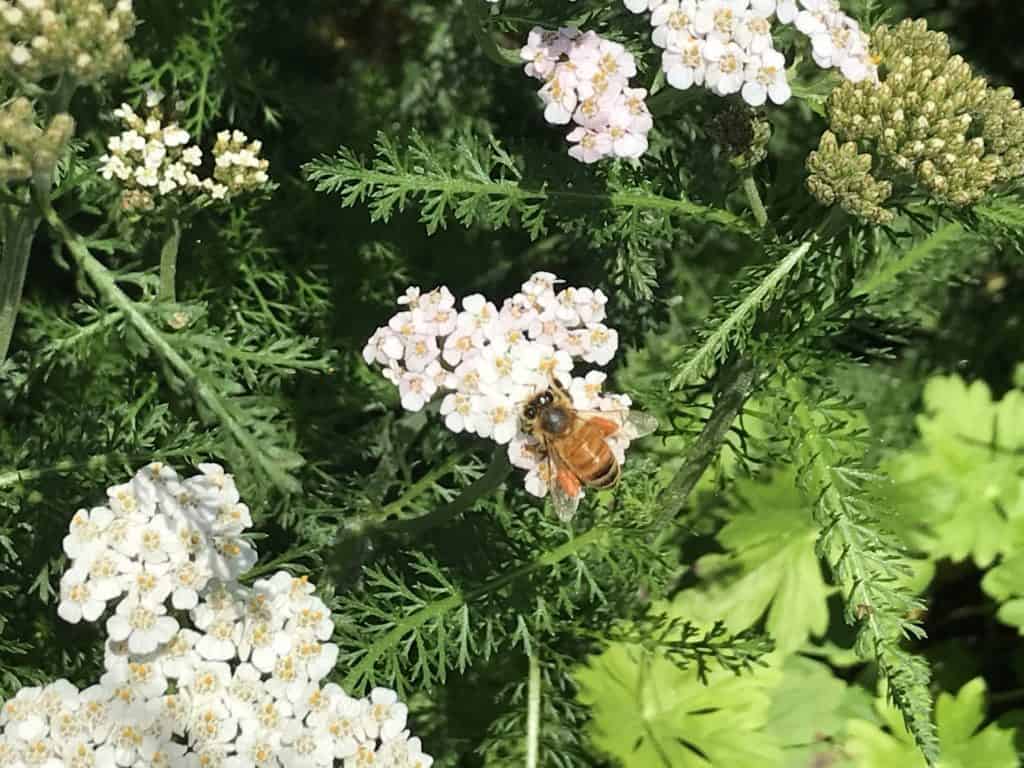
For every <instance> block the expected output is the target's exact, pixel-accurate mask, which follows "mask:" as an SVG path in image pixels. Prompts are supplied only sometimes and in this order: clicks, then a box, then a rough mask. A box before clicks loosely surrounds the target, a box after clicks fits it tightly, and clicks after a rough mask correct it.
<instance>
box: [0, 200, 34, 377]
mask: <svg viewBox="0 0 1024 768" xmlns="http://www.w3.org/2000/svg"><path fill="white" fill-rule="evenodd" d="M39 221H40V217H39V213H38V211H36V209H35V208H34V207H28V208H22V209H19V210H18V211H17V212H15V213H14V216H13V219H12V220H11V221H10V225H9V226H8V227H6V232H5V233H4V235H5V237H4V243H3V245H4V248H3V255H2V256H0V362H2V361H4V360H6V359H7V352H8V351H9V350H10V346H11V337H12V336H13V335H14V324H15V323H16V322H17V319H18V307H19V306H20V304H21V293H22V291H23V290H24V288H25V275H26V274H28V260H29V257H30V256H31V255H32V240H33V239H34V238H35V234H36V229H38V227H39Z"/></svg>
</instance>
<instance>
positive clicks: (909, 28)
mask: <svg viewBox="0 0 1024 768" xmlns="http://www.w3.org/2000/svg"><path fill="white" fill-rule="evenodd" d="M872 50H873V53H874V55H875V56H876V58H877V59H878V60H879V62H880V67H879V77H880V82H879V83H878V84H875V83H872V82H870V81H862V82H860V83H851V82H846V83H844V84H843V85H841V86H839V87H838V88H836V90H835V91H833V93H832V95H831V96H830V97H829V101H828V115H829V125H830V128H831V130H832V131H833V132H834V133H835V134H836V136H837V137H838V139H839V140H840V141H843V142H856V143H857V145H858V147H859V148H860V149H862V150H866V151H868V152H869V153H870V154H871V155H872V156H874V157H875V158H877V160H878V163H877V164H876V165H875V168H874V173H875V175H876V176H886V175H889V176H891V177H894V178H895V177H899V176H901V175H912V176H913V178H914V179H915V180H916V182H917V183H918V184H919V185H921V186H922V187H924V188H925V189H926V190H927V191H928V192H929V194H931V195H932V196H933V197H934V198H935V199H937V200H939V201H941V202H943V203H946V204H949V205H954V206H958V207H963V206H968V205H971V204H973V203H975V202H977V201H978V200H979V199H980V198H981V197H982V196H983V195H985V193H986V192H988V190H989V189H991V187H992V186H993V184H995V183H997V182H1000V181H1007V180H1009V179H1011V178H1015V177H1017V176H1020V175H1022V172H1024V151H1022V149H1024V115H1022V113H1021V108H1020V104H1019V102H1017V101H1015V100H1014V99H1013V95H1012V93H1010V92H1008V91H1004V90H994V89H992V88H989V87H988V84H987V82H986V81H985V79H984V78H981V77H976V76H975V75H974V73H973V71H972V70H971V67H970V66H969V65H968V64H967V63H966V62H965V61H964V60H963V59H962V58H961V57H959V56H950V49H949V42H948V39H947V37H946V35H944V34H942V33H939V32H931V31H929V30H928V27H927V25H926V24H925V22H924V21H923V20H918V21H911V20H907V21H904V22H901V23H900V24H898V25H896V26H895V27H887V26H883V27H879V28H878V29H876V30H875V32H874V33H873V35H872Z"/></svg>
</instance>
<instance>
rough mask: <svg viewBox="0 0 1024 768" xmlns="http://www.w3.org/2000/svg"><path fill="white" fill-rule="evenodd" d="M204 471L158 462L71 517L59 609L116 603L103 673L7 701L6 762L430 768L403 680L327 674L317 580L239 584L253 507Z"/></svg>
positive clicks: (63, 612)
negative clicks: (347, 681)
mask: <svg viewBox="0 0 1024 768" xmlns="http://www.w3.org/2000/svg"><path fill="white" fill-rule="evenodd" d="M200 470H201V474H199V475H196V476H194V477H190V478H181V477H179V476H178V475H177V473H175V472H174V470H172V469H171V468H170V467H168V466H166V465H164V464H160V463H153V464H150V465H148V466H147V467H144V468H143V469H141V470H139V471H138V472H137V473H136V474H135V476H134V477H132V479H131V480H129V481H128V482H127V483H124V484H121V485H117V486H114V487H112V488H109V489H108V490H107V503H106V504H105V505H103V506H97V507H93V508H91V509H82V510H79V512H78V513H77V514H76V515H75V516H74V518H73V519H72V521H71V526H70V530H69V533H68V535H67V537H65V539H64V551H65V553H66V554H67V556H68V558H69V559H70V561H71V567H70V568H69V569H68V570H67V571H66V572H65V574H64V577H63V578H62V580H61V600H60V605H59V608H58V612H59V614H60V616H61V617H62V618H64V619H65V620H66V621H69V622H72V623H77V622H79V621H82V620H85V621H92V622H94V621H99V620H100V619H101V618H102V617H103V616H104V615H107V619H106V629H107V634H108V640H107V643H106V650H105V654H104V669H105V672H104V673H103V675H102V676H101V677H100V680H99V681H98V682H97V683H96V684H95V685H92V686H90V687H88V688H86V689H85V690H81V691H80V690H78V689H77V688H76V687H75V686H74V685H72V684H71V683H69V682H68V681H66V680H58V681H57V682H55V683H52V684H50V685H47V686H42V687H30V688H23V689H21V690H20V691H18V692H17V694H16V695H15V696H14V697H13V698H11V699H10V700H9V701H7V702H6V703H3V704H2V705H0V767H2V768H15V767H18V768H20V767H21V766H27V765H39V766H48V767H49V768H61V766H69V768H70V767H71V766H125V767H128V766H131V767H133V768H135V767H137V768H152V767H154V766H174V767H178V766H181V768H207V767H212V766H222V767H223V768H245V767H246V766H254V765H259V766H276V767H278V768H292V767H294V768H309V767H313V768H321V767H323V768H327V767H329V766H344V768H355V767H356V766H364V765H374V766H381V767H382V768H392V767H394V768H429V766H430V765H431V764H432V763H433V759H432V758H431V757H430V756H429V755H426V754H424V753H423V751H422V748H421V744H420V741H419V739H417V738H412V737H410V735H409V731H408V730H407V729H406V717H407V713H408V710H407V708H406V706H405V705H404V704H402V703H401V702H399V701H398V697H397V695H396V694H395V692H394V691H391V690H388V689H385V688H375V689H373V690H372V691H371V692H370V694H369V696H367V697H365V698H353V697H351V696H348V695H347V694H346V693H345V692H344V691H343V690H342V689H341V688H340V687H339V686H337V685H335V684H333V683H325V682H324V679H325V677H326V676H327V675H328V673H330V672H331V671H332V669H333V667H334V664H335V661H336V660H337V655H338V649H337V647H336V646H335V645H333V644H332V643H330V642H329V640H330V637H331V635H332V633H333V631H334V621H333V618H332V616H331V613H330V610H329V609H328V608H327V606H326V605H325V604H324V603H323V601H321V600H320V599H319V598H318V597H316V595H315V594H313V593H314V586H313V584H311V583H309V581H308V580H307V579H306V578H304V577H303V578H293V577H292V576H290V575H289V574H288V573H287V572H284V571H279V572H278V573H275V574H274V575H273V576H271V577H270V578H267V579H260V580H257V581H256V582H255V583H254V584H253V585H252V586H251V587H249V586H244V585H242V584H240V583H239V582H238V580H237V579H238V576H239V575H240V574H241V573H242V572H243V571H244V570H245V569H246V568H248V567H249V566H250V565H252V563H254V562H255V560H256V551H255V549H254V548H253V547H252V546H251V545H250V544H249V543H248V542H247V541H245V539H244V538H242V534H243V532H244V531H245V530H246V529H247V528H249V527H250V526H251V525H252V521H251V518H250V515H249V510H248V508H247V507H246V505H245V504H243V503H242V502H241V500H240V499H239V494H238V490H237V488H236V487H235V484H234V480H233V479H232V477H231V475H229V474H226V473H225V472H224V470H223V469H222V468H221V467H219V466H218V465H216V464H203V465H200ZM111 606H113V610H110V607H111Z"/></svg>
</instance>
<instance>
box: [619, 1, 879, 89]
mask: <svg viewBox="0 0 1024 768" xmlns="http://www.w3.org/2000/svg"><path fill="white" fill-rule="evenodd" d="M624 2H625V4H626V7H627V8H628V9H629V10H631V11H633V12H634V13H646V12H650V14H651V16H650V20H651V26H652V27H653V31H652V34H651V38H652V40H653V42H654V44H655V45H657V46H658V47H660V48H662V49H664V52H663V53H662V67H663V69H664V71H665V77H666V80H667V81H668V83H669V84H670V85H672V86H673V87H675V88H678V89H681V90H685V89H688V88H690V87H692V86H704V87H706V88H707V89H708V90H710V91H712V92H713V93H715V94H717V95H719V96H729V95H731V94H735V93H738V94H740V95H741V96H742V98H743V100H744V101H746V102H747V103H748V104H750V105H751V106H761V105H763V104H764V103H766V102H767V101H768V100H769V99H770V100H771V101H772V102H773V103H775V104H784V103H785V102H787V101H788V100H789V99H790V97H791V96H792V90H791V89H790V86H789V83H788V81H787V78H786V59H785V57H784V56H783V55H782V54H781V53H779V52H778V51H777V50H776V49H775V47H774V45H775V40H774V36H773V23H774V21H778V22H781V23H783V24H795V26H796V28H797V29H798V30H800V31H801V32H803V33H804V34H806V35H808V36H809V37H810V38H811V43H812V48H813V52H814V60H815V62H816V63H817V64H818V65H819V66H821V67H823V68H833V67H834V68H836V69H839V70H840V71H841V72H842V74H843V76H844V77H846V78H847V79H849V80H852V81H855V82H856V81H860V80H863V79H865V78H875V79H877V76H878V72H877V68H876V66H875V64H874V62H873V61H872V60H871V56H870V52H869V50H868V43H869V41H868V36H867V34H865V33H864V32H863V31H862V30H861V29H860V27H859V25H858V24H857V22H856V21H854V20H853V19H851V18H850V17H849V16H847V15H846V14H845V13H843V12H842V11H841V10H840V8H839V3H838V2H837V0H799V3H798V0H624Z"/></svg>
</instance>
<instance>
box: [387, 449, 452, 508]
mask: <svg viewBox="0 0 1024 768" xmlns="http://www.w3.org/2000/svg"><path fill="white" fill-rule="evenodd" d="M465 456H466V454H465V452H462V451H459V452H457V453H453V454H452V455H451V456H449V457H448V458H447V459H445V460H444V461H442V462H441V463H440V464H438V465H437V466H436V467H434V468H433V469H431V470H430V471H429V472H427V473H426V474H425V475H423V477H421V478H420V479H419V480H417V481H416V482H415V483H413V484H412V485H410V486H409V487H408V488H407V489H406V490H405V493H403V494H402V495H401V496H399V497H398V498H397V499H395V500H394V501H392V502H391V503H389V504H385V505H384V506H383V507H381V510H380V517H381V519H387V518H388V517H390V516H391V515H397V514H399V513H400V512H401V511H402V510H403V509H405V508H406V506H408V505H409V504H410V503H411V502H413V501H415V500H416V499H418V498H419V497H420V496H422V495H423V494H424V493H426V492H427V491H429V490H430V489H431V488H433V487H434V483H436V482H437V481H438V480H440V479H441V478H442V477H444V476H445V475H447V474H448V473H449V472H451V471H452V470H453V469H455V467H456V465H458V463H459V462H460V461H462V459H463V458H465Z"/></svg>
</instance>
